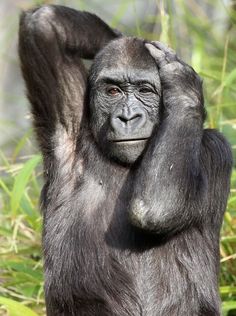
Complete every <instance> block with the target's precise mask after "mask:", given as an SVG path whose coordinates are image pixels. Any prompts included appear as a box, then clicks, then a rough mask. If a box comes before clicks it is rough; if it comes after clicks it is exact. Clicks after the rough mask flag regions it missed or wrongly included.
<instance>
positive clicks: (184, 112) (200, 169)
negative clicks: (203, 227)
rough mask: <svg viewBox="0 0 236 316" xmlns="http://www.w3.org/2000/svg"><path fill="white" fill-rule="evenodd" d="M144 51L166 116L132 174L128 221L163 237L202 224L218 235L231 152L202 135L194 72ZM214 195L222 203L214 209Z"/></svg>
mask: <svg viewBox="0 0 236 316" xmlns="http://www.w3.org/2000/svg"><path fill="white" fill-rule="evenodd" d="M155 46H156V47H155ZM147 48H148V49H149V51H150V53H151V55H152V56H153V58H154V59H155V60H156V63H157V66H158V68H159V74H160V78H161V85H162V91H163V105H164V108H165V111H166V115H165V118H164V119H163V122H162V124H161V126H160V127H159V128H158V130H157V131H154V135H153V137H152V140H151V143H150V145H149V147H148V149H147V152H146V153H145V155H144V158H143V160H142V162H141V166H140V167H139V169H138V170H137V175H136V182H135V186H134V192H133V197H132V199H131V203H130V209H129V212H130V217H131V220H132V222H133V223H134V225H135V226H138V227H140V228H142V229H146V230H148V231H151V232H153V233H157V234H160V235H165V236H166V235H168V234H169V235H172V234H175V233H176V232H179V231H181V230H183V229H184V228H187V227H188V226H191V225H194V224H197V225H198V227H200V226H199V224H200V223H201V222H202V223H203V222H204V223H206V222H209V224H210V225H211V224H212V223H213V222H214V223H215V227H216V226H217V227H218V229H220V226H221V222H222V216H223V213H224V210H225V206H226V200H227V196H228V192H229V178H230V176H229V175H230V172H231V166H232V154H231V150H230V147H229V145H228V143H227V142H226V140H225V139H224V137H223V136H222V135H220V133H218V132H216V131H214V130H203V121H204V116H205V113H204V104H203V102H204V101H203V94H202V83H201V80H200V78H199V77H198V75H197V74H196V73H195V71H194V70H193V69H192V68H191V67H190V66H188V65H187V64H185V63H184V62H182V61H181V60H179V59H178V57H177V56H176V54H175V53H174V52H173V51H172V50H171V49H169V48H167V47H165V46H164V45H163V44H161V43H159V42H154V44H153V45H151V44H147ZM140 183H142V185H139V184H140ZM222 186H223V190H222V189H221V188H222ZM144 187H145V190H143V188H144ZM222 192H224V194H222ZM219 195H221V196H222V195H223V198H222V200H221V201H220V203H218V204H217V203H216V201H217V200H218V196H219Z"/></svg>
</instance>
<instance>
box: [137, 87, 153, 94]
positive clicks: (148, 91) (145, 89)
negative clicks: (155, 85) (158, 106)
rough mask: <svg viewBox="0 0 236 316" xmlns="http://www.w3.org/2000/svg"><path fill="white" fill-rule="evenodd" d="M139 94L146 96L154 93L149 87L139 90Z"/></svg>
mask: <svg viewBox="0 0 236 316" xmlns="http://www.w3.org/2000/svg"><path fill="white" fill-rule="evenodd" d="M139 92H140V93H144V94H145V93H152V92H153V90H152V89H151V88H149V87H142V88H140V89H139Z"/></svg>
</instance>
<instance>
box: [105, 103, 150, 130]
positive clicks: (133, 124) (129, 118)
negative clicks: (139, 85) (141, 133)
mask: <svg viewBox="0 0 236 316" xmlns="http://www.w3.org/2000/svg"><path fill="white" fill-rule="evenodd" d="M145 121H146V115H145V112H144V111H142V110H141V109H132V108H124V109H123V110H122V111H119V113H114V115H113V116H112V119H111V125H112V127H113V128H114V129H115V130H116V131H118V132H119V133H131V132H134V130H136V129H137V128H141V127H142V126H143V125H144V124H145Z"/></svg>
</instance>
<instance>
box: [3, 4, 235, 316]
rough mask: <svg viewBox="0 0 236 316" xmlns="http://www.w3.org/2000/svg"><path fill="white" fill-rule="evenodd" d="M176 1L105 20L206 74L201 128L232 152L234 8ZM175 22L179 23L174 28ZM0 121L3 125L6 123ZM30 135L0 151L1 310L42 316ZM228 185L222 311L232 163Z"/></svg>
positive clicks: (230, 260)
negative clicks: (213, 131) (129, 20)
mask: <svg viewBox="0 0 236 316" xmlns="http://www.w3.org/2000/svg"><path fill="white" fill-rule="evenodd" d="M29 2H30V1H29ZM41 2H42V1H41ZM150 2H152V3H155V1H150ZM175 2H176V6H177V7H178V10H179V12H178V14H176V13H175V12H174V9H173V8H172V7H171V6H170V3H169V1H166V2H165V3H167V6H166V7H165V10H164V7H161V8H160V9H161V10H160V14H156V13H155V12H154V13H153V15H149V16H146V17H145V21H141V20H140V18H139V17H138V15H137V7H136V6H137V3H136V2H135V1H134V0H132V1H120V2H119V5H118V8H117V11H116V12H112V13H111V16H110V22H111V24H112V25H113V26H114V27H116V28H120V29H121V31H123V32H124V33H126V34H131V35H139V36H142V37H145V38H148V39H158V38H160V39H161V40H162V41H164V42H167V43H169V44H170V45H171V46H172V47H174V48H175V49H177V51H178V52H179V54H180V55H181V56H182V57H183V58H184V59H185V60H186V61H187V62H189V63H190V64H192V66H193V67H194V68H195V69H196V70H197V71H198V72H199V73H200V75H201V77H202V78H203V79H204V89H205V103H206V107H207V111H208V118H207V122H206V127H210V128H217V129H219V130H220V131H221V132H222V133H224V135H225V136H226V137H227V139H228V140H229V141H230V142H231V144H232V148H233V152H234V157H236V53H235V52H236V42H235V35H236V27H235V23H236V14H235V11H233V10H231V9H230V8H229V7H225V6H224V5H223V4H222V2H221V1H213V0H208V1H205V2H204V3H207V4H208V5H209V8H210V10H214V8H216V7H217V8H218V11H219V12H221V17H218V18H215V20H213V19H210V18H208V16H207V15H206V13H205V11H204V10H203V9H202V8H201V7H199V5H197V3H196V2H195V1H194V0H192V1H181V0H179V1H175ZM31 3H32V1H31ZM73 3H74V4H75V6H77V7H81V5H82V6H83V9H86V10H91V9H92V10H93V11H94V10H95V9H94V8H93V7H89V5H88V4H87V3H86V1H77V2H76V1H74V2H73ZM107 6H108V7H109V3H108V2H107ZM128 9H131V10H132V12H133V14H134V16H135V17H136V18H135V23H134V25H133V26H132V27H126V26H125V25H124V24H123V23H122V17H123V16H124V15H125V12H126V10H128ZM223 18H224V19H226V20H227V21H228V22H227V23H228V24H227V25H226V28H225V31H224V32H221V31H219V30H218V29H217V28H218V27H219V26H223ZM108 22H109V21H108ZM176 25H178V26H179V31H178V32H177V31H176ZM155 29H159V30H160V31H159V33H158V35H156V34H155V33H154V32H153V30H155ZM11 32H12V30H11ZM177 33H178V35H177ZM0 92H1V93H2V91H0ZM22 93H23V92H22ZM0 125H1V123H0ZM0 127H2V128H3V129H4V128H7V127H6V126H5V125H4V126H0ZM31 134H32V133H31V131H29V132H28V133H27V134H26V135H25V136H23V137H22V138H21V139H18V140H17V141H16V145H14V146H12V144H9V145H11V151H10V153H9V150H8V154H7V155H6V154H4V152H3V151H1V152H0V174H1V178H0V208H1V212H0V271H1V272H0V273H1V277H0V306H1V307H0V315H10V316H17V315H19V316H22V315H25V316H33V315H34V316H35V315H41V316H42V315H45V307H44V298H43V273H42V259H41V258H42V255H41V217H40V214H39V207H38V200H39V194H40V189H41V186H42V176H41V158H40V156H39V155H37V154H33V153H34V152H35V150H33V151H32V154H31V155H30V156H27V157H24V156H23V154H22V153H23V151H24V148H26V147H29V142H30V139H32V138H33V136H32V135H31ZM231 183H232V185H231V194H230V197H229V201H228V206H227V211H226V214H225V218H224V225H223V227H222V234H221V236H222V237H221V274H220V284H219V285H220V293H221V297H222V301H223V313H224V316H226V315H228V316H232V315H236V169H234V170H233V173H232V181H231Z"/></svg>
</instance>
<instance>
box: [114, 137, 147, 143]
mask: <svg viewBox="0 0 236 316" xmlns="http://www.w3.org/2000/svg"><path fill="white" fill-rule="evenodd" d="M147 140H148V137H147V138H131V139H116V140H113V143H118V144H126V143H129V144H136V143H139V142H145V141H147Z"/></svg>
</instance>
